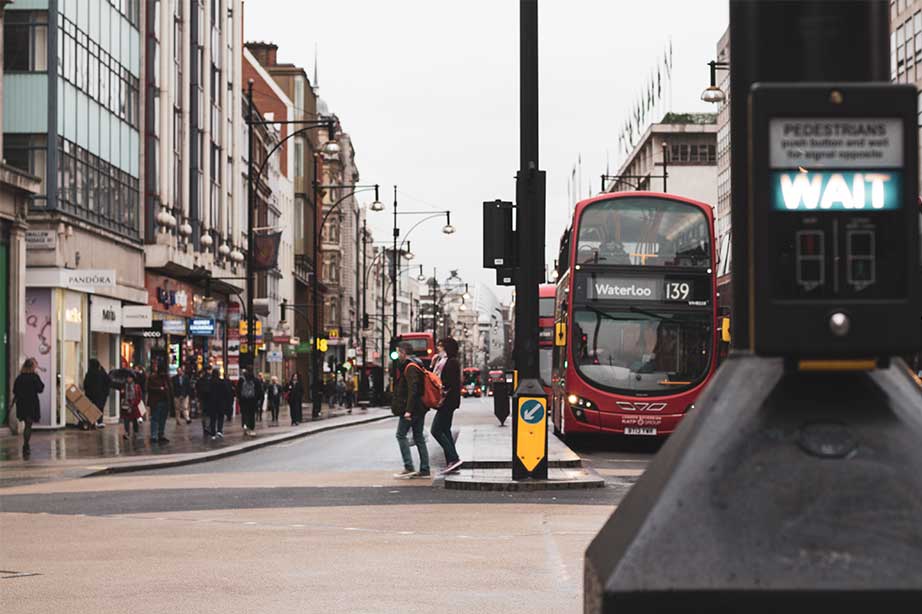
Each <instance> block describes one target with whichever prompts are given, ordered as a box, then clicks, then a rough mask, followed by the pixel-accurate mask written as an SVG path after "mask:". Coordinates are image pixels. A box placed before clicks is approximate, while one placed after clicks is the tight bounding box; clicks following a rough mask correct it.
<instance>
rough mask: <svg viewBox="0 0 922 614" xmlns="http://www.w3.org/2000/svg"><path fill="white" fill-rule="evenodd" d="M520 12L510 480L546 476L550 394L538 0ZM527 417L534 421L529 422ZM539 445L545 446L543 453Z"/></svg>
mask: <svg viewBox="0 0 922 614" xmlns="http://www.w3.org/2000/svg"><path fill="white" fill-rule="evenodd" d="M519 11H520V18H519V19H520V29H521V30H520V32H521V33H520V37H519V45H520V46H519V52H520V60H519V61H520V65H519V74H520V88H519V91H520V98H519V121H520V130H521V137H520V161H519V162H520V167H519V172H518V175H517V176H516V203H517V206H516V233H517V235H518V237H519V240H518V249H519V260H518V262H519V267H518V270H517V272H516V283H515V291H516V301H515V310H516V311H515V368H516V369H517V370H518V372H519V386H518V388H517V389H516V405H517V409H516V412H517V414H518V411H519V410H518V404H519V403H522V411H523V412H524V413H523V414H522V416H523V418H522V420H519V419H518V416H517V418H516V419H515V420H513V438H512V442H513V443H512V478H513V479H514V480H521V479H525V478H528V477H531V478H535V479H540V480H546V479H547V464H548V463H547V411H546V410H547V396H546V395H545V394H544V389H543V388H542V387H541V383H540V382H539V380H538V376H539V371H538V285H539V284H540V283H541V281H542V279H543V275H544V223H545V204H544V172H543V171H540V170H539V169H538V1H537V0H520V2H519ZM526 410H527V411H526ZM526 415H527V420H530V421H531V422H528V423H527V424H526V423H525V422H524V420H526V418H524V416H526ZM536 416H537V418H535V417H536ZM534 420H537V421H536V422H535V421H534ZM519 422H522V425H523V426H522V428H521V429H520V428H519ZM522 442H527V444H524V445H525V447H527V448H528V450H529V452H528V454H527V455H525V454H520V453H519V452H518V451H517V450H518V449H519V447H520V446H519V444H520V443H522ZM538 448H543V454H542V453H541V452H540V451H539V450H538ZM523 449H524V448H523Z"/></svg>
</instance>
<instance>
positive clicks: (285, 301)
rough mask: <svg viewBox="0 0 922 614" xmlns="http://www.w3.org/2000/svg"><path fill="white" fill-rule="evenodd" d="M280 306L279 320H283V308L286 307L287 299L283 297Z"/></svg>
mask: <svg viewBox="0 0 922 614" xmlns="http://www.w3.org/2000/svg"><path fill="white" fill-rule="evenodd" d="M280 307H281V314H280V316H281V317H279V320H281V321H282V322H284V321H285V310H286V308H287V307H288V299H284V298H283V299H282V304H281V305H280Z"/></svg>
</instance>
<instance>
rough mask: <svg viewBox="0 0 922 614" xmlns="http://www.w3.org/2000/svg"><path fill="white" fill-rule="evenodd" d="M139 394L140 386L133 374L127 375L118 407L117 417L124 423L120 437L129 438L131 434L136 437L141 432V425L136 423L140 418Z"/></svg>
mask: <svg viewBox="0 0 922 614" xmlns="http://www.w3.org/2000/svg"><path fill="white" fill-rule="evenodd" d="M141 396H142V394H141V386H140V385H138V383H137V382H136V381H135V379H134V375H129V376H128V379H127V380H126V381H125V394H124V395H123V396H122V402H121V407H120V408H119V417H120V418H121V419H122V424H124V425H125V432H124V433H122V439H126V440H127V439H131V437H132V435H134V436H135V437H137V436H138V435H140V434H141V427H140V426H139V425H138V420H139V419H140V418H141ZM132 431H134V432H132Z"/></svg>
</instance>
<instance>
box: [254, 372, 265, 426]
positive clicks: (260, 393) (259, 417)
mask: <svg viewBox="0 0 922 614" xmlns="http://www.w3.org/2000/svg"><path fill="white" fill-rule="evenodd" d="M267 384H268V382H267V381H266V380H265V376H264V375H263V372H262V371H257V372H256V421H257V422H262V421H263V405H265V403H266V385H267Z"/></svg>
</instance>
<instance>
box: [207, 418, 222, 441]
mask: <svg viewBox="0 0 922 614" xmlns="http://www.w3.org/2000/svg"><path fill="white" fill-rule="evenodd" d="M210 418H211V419H210V420H209V424H208V432H209V434H210V435H211V436H212V437H214V436H215V435H217V434H218V433H223V432H224V414H223V413H221V412H218V413H216V414H212V415H211V417H210Z"/></svg>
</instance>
